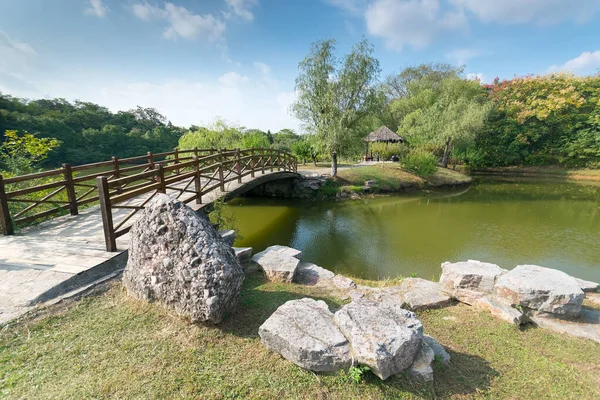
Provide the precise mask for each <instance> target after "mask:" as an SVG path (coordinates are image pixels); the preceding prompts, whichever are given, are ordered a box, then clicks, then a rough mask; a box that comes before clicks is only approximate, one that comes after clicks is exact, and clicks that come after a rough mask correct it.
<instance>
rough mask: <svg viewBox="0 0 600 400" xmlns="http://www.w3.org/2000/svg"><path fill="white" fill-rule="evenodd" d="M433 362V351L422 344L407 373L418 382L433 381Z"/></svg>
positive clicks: (425, 344)
mask: <svg viewBox="0 0 600 400" xmlns="http://www.w3.org/2000/svg"><path fill="white" fill-rule="evenodd" d="M433 360H435V353H434V351H433V349H432V348H431V347H429V345H428V344H427V343H425V342H423V343H422V344H421V350H419V352H418V353H417V356H416V357H415V361H414V362H413V363H412V365H411V366H410V368H409V369H408V373H409V374H410V375H411V376H412V377H413V378H415V379H417V380H418V381H421V382H431V381H432V380H433Z"/></svg>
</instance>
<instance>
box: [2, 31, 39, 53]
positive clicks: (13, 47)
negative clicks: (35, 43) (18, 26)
mask: <svg viewBox="0 0 600 400" xmlns="http://www.w3.org/2000/svg"><path fill="white" fill-rule="evenodd" d="M0 52H1V53H0V54H2V55H3V56H6V55H7V54H8V53H12V54H20V55H26V56H33V55H35V54H36V52H35V50H34V49H33V47H31V46H30V45H29V44H27V43H25V42H20V41H19V40H17V39H13V38H11V37H10V36H8V34H7V33H6V32H3V31H0ZM4 58H5V57H2V58H0V60H2V59H4ZM6 58H8V57H6Z"/></svg>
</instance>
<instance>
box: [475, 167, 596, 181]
mask: <svg viewBox="0 0 600 400" xmlns="http://www.w3.org/2000/svg"><path fill="white" fill-rule="evenodd" d="M470 174H471V175H473V176H476V177H480V176H496V177H507V178H510V177H524V178H538V179H544V180H557V181H567V182H577V181H587V182H600V169H565V168H562V167H556V166H540V167H534V166H512V167H498V168H485V169H476V170H473V171H471V172H470Z"/></svg>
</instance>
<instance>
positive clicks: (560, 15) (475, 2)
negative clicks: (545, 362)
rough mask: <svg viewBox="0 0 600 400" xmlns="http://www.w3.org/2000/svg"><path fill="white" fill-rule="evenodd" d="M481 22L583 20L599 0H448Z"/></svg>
mask: <svg viewBox="0 0 600 400" xmlns="http://www.w3.org/2000/svg"><path fill="white" fill-rule="evenodd" d="M450 3H452V4H454V5H455V6H456V7H458V8H460V9H463V10H466V11H469V12H470V13H472V14H474V15H475V16H476V17H477V18H479V19H480V20H482V21H484V22H496V23H502V24H520V23H527V22H534V23H537V24H541V25H547V24H553V23H558V22H561V21H565V20H571V19H572V20H574V21H575V22H578V23H583V22H587V21H588V20H589V19H590V18H591V17H592V15H593V14H594V13H595V12H597V11H598V10H600V0H576V1H575V0H450Z"/></svg>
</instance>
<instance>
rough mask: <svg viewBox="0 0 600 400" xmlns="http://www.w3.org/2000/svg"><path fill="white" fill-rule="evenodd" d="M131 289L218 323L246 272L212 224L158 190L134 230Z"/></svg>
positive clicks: (126, 276) (126, 277) (195, 318)
mask: <svg viewBox="0 0 600 400" xmlns="http://www.w3.org/2000/svg"><path fill="white" fill-rule="evenodd" d="M129 236H130V244H129V258H128V261H127V267H126V268H125V271H124V273H123V284H124V285H125V287H126V288H127V293H128V294H130V295H132V296H135V297H137V298H139V299H142V300H147V301H156V302H158V303H160V304H162V305H163V306H164V307H165V308H167V309H169V310H172V311H174V312H176V313H177V314H179V315H182V316H185V317H188V318H190V320H191V321H192V322H212V323H219V322H221V320H222V319H223V317H224V316H225V315H226V314H227V313H229V312H231V311H232V310H233V309H234V308H235V307H236V305H237V303H238V301H239V297H240V289H241V286H242V283H243V281H244V271H243V269H242V266H241V265H240V263H239V262H238V260H237V258H236V257H235V254H234V253H233V250H232V248H231V246H229V244H228V243H226V242H225V241H224V240H223V238H222V237H221V236H220V235H219V233H218V232H217V231H216V230H215V229H214V227H213V226H212V224H211V223H210V222H209V221H208V220H206V219H204V218H201V217H200V216H199V215H198V214H196V213H195V212H194V211H193V210H192V209H191V208H189V207H188V206H186V205H185V204H183V203H181V202H179V201H177V200H175V199H172V198H170V197H169V196H167V195H165V194H157V195H156V196H155V197H154V199H152V200H151V201H150V202H149V203H148V204H147V205H146V207H145V208H144V210H143V211H142V213H141V216H140V218H139V219H138V220H137V221H136V222H135V223H134V224H133V226H132V228H131V232H130V235H129Z"/></svg>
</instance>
